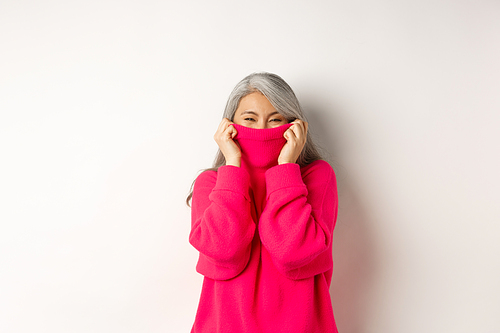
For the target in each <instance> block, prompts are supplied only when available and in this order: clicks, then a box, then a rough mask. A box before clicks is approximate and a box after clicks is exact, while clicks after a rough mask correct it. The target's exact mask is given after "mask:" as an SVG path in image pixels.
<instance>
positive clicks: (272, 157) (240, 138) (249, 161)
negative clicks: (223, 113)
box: [233, 123, 292, 171]
mask: <svg viewBox="0 0 500 333" xmlns="http://www.w3.org/2000/svg"><path fill="white" fill-rule="evenodd" d="M233 126H234V128H236V130H237V131H238V133H237V134H236V136H235V137H234V138H233V140H235V141H237V142H238V143H239V145H240V148H241V166H242V167H244V168H246V169H247V170H248V169H253V170H255V169H261V170H263V171H265V170H267V169H269V168H271V167H273V166H275V165H278V157H279V155H280V152H281V149H282V148H283V146H284V145H285V143H286V139H285V137H284V136H283V134H284V133H285V131H286V130H287V129H288V128H289V127H290V126H292V124H291V123H288V124H285V125H281V126H278V127H273V128H261V129H258V128H251V127H245V126H243V125H238V124H233Z"/></svg>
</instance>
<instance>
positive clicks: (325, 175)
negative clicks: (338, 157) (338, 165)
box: [300, 160, 335, 182]
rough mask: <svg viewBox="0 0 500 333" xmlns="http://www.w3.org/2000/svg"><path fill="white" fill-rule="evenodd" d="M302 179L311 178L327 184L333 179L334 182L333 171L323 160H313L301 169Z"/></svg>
mask: <svg viewBox="0 0 500 333" xmlns="http://www.w3.org/2000/svg"><path fill="white" fill-rule="evenodd" d="M300 172H301V174H302V178H303V179H305V178H313V179H318V180H322V181H324V182H327V181H329V180H331V179H332V178H333V180H335V171H334V170H333V168H332V166H331V165H330V163H328V162H327V161H325V160H315V161H313V162H311V163H309V164H308V165H305V166H303V167H301V169H300Z"/></svg>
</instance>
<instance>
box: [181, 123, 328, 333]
mask: <svg viewBox="0 0 500 333" xmlns="http://www.w3.org/2000/svg"><path fill="white" fill-rule="evenodd" d="M291 125H292V124H285V125H282V126H279V127H274V128H268V129H254V128H248V127H244V126H241V125H238V124H233V125H232V126H234V127H235V128H236V130H237V131H238V134H237V135H236V137H235V138H234V141H236V142H237V143H238V144H239V146H240V148H241V152H242V158H241V167H236V166H232V165H224V166H221V167H219V168H218V170H217V171H205V172H203V173H201V174H200V175H199V176H198V177H197V179H196V181H195V185H194V188H193V198H192V211H191V232H190V235H189V241H190V243H191V244H192V245H193V246H194V247H195V248H196V249H197V250H198V251H199V259H198V263H197V265H196V270H197V272H199V273H200V274H202V275H203V276H204V281H203V286H202V291H201V296H200V302H199V305H198V310H197V313H196V318H195V321H194V324H193V327H192V330H191V332H192V333H215V332H231V333H235V332H259V333H267V332H269V333H271V332H272V333H279V332H297V333H309V332H311V333H312V332H314V333H318V332H321V333H330V332H337V327H336V324H335V319H334V316H333V309H332V305H331V299H330V293H329V288H330V283H331V278H332V273H333V260H332V243H333V242H332V239H333V230H334V228H335V223H336V219H337V211H338V197H337V183H336V177H335V173H334V171H333V169H332V167H331V166H330V164H329V163H327V162H326V161H323V160H316V161H314V162H312V163H310V164H308V165H306V166H304V167H300V166H299V164H296V163H285V164H281V165H278V162H277V159H278V156H279V154H280V151H281V149H282V148H283V145H284V144H285V143H286V139H285V138H284V137H283V133H284V132H285V131H286V130H287V129H288V128H289V127H290V126H291Z"/></svg>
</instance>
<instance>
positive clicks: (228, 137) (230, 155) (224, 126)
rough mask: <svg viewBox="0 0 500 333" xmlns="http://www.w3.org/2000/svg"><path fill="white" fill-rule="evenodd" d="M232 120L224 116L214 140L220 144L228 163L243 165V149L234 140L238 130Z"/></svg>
mask: <svg viewBox="0 0 500 333" xmlns="http://www.w3.org/2000/svg"><path fill="white" fill-rule="evenodd" d="M232 124H234V123H233V122H232V121H231V120H229V119H227V118H223V119H222V121H221V122H220V124H219V128H218V129H217V132H215V134H214V140H215V142H217V144H218V145H219V149H220V150H221V152H222V154H224V157H225V158H226V165H234V166H237V167H240V166H241V149H240V147H239V145H238V144H237V143H236V142H235V141H233V138H234V137H235V136H236V134H237V133H238V131H237V130H236V128H234V126H232Z"/></svg>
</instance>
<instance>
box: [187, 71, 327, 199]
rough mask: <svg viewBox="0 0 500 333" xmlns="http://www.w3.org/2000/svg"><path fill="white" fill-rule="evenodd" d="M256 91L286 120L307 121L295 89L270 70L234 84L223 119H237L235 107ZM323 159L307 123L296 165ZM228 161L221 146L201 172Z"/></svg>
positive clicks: (190, 195) (217, 167)
mask: <svg viewBox="0 0 500 333" xmlns="http://www.w3.org/2000/svg"><path fill="white" fill-rule="evenodd" d="M253 92H260V93H262V94H263V95H264V96H265V97H266V98H267V99H268V100H269V102H270V103H271V105H272V106H273V107H274V108H275V109H276V111H278V112H279V113H280V114H281V115H283V116H284V117H285V118H286V120H287V122H289V123H290V122H292V121H294V120H295V119H300V120H302V121H306V122H307V120H306V117H305V116H304V113H303V112H302V107H301V106H300V103H299V101H298V100H297V97H296V96H295V93H294V92H293V90H292V88H291V87H290V86H289V85H288V84H287V83H286V82H285V80H283V79H282V78H281V77H280V76H278V75H276V74H273V73H267V72H258V73H252V74H250V75H248V76H247V77H245V78H244V79H243V80H241V81H240V82H239V83H238V84H237V85H236V87H234V89H233V91H232V92H231V94H230V95H229V98H228V100H227V103H226V108H225V110H224V113H223V115H222V118H228V119H229V120H231V121H234V115H235V113H236V110H237V109H238V105H239V104H240V100H241V99H242V98H243V97H245V96H247V95H249V94H251V93H253ZM320 159H323V158H322V156H321V154H320V153H319V151H318V147H317V146H316V144H315V143H314V142H313V139H312V136H311V131H310V126H308V130H307V138H306V143H305V146H304V149H302V152H301V153H300V155H299V157H298V158H297V164H299V165H300V166H301V167H303V166H306V165H308V164H310V163H312V162H313V161H315V160H320ZM225 164H226V159H225V157H224V154H222V152H221V150H220V149H219V150H218V151H217V154H216V156H215V159H214V162H213V165H212V167H211V168H208V169H203V170H201V172H204V171H208V170H213V171H217V169H219V167H220V166H223V165H225ZM195 181H196V179H195ZM195 181H193V183H192V184H191V189H190V193H189V195H188V197H187V199H186V204H187V205H188V206H189V207H191V206H190V205H189V200H190V199H191V197H192V196H193V186H194V182H195Z"/></svg>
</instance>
